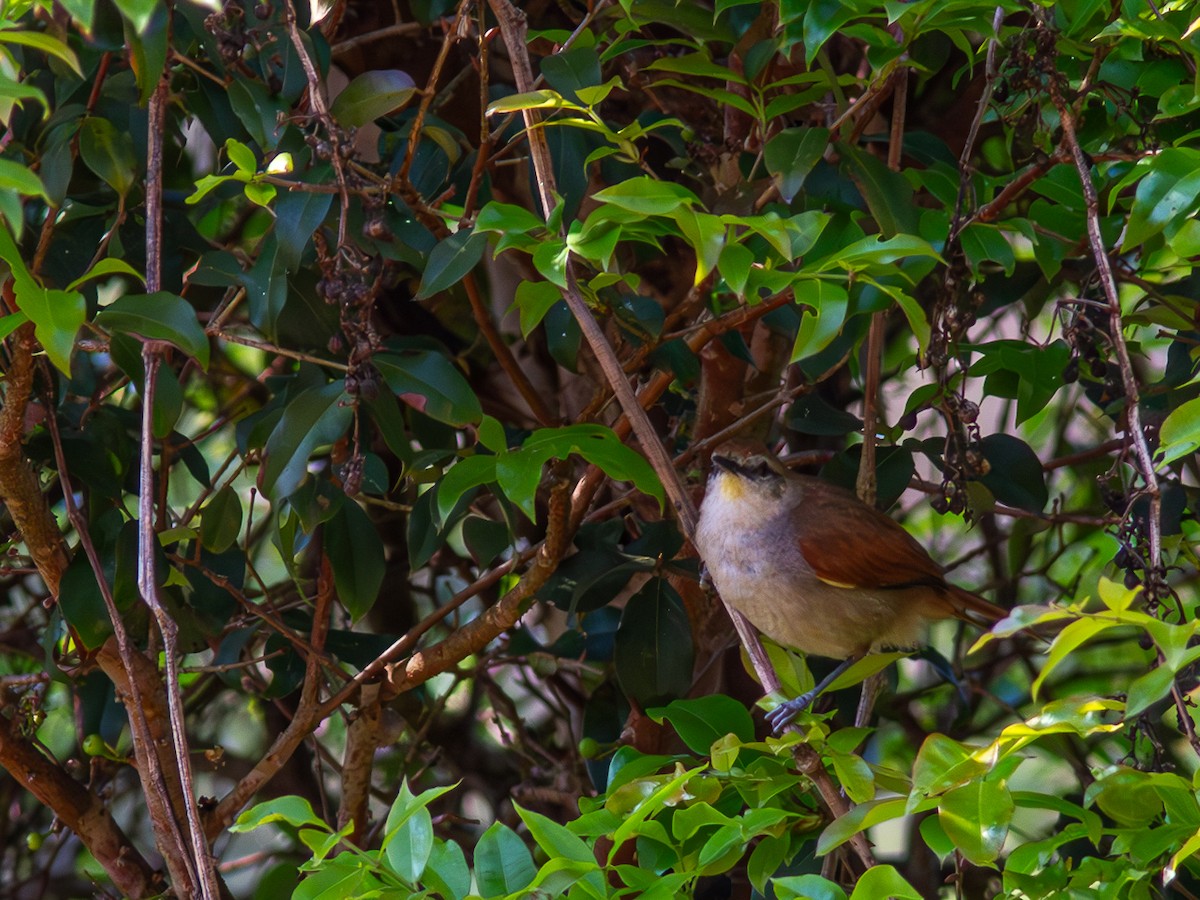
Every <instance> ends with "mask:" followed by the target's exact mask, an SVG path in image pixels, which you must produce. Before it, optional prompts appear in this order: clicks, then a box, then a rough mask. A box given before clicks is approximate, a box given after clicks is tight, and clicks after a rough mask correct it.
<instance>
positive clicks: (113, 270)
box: [67, 256, 146, 291]
mask: <svg viewBox="0 0 1200 900" xmlns="http://www.w3.org/2000/svg"><path fill="white" fill-rule="evenodd" d="M110 275H128V276H129V277H131V278H136V279H137V280H138V281H140V282H142V284H145V283H146V279H145V277H144V276H143V275H142V273H141V272H139V271H138V270H137V269H135V268H134V267H133V266H131V265H130V264H129V263H127V262H125V260H123V259H116V258H114V257H111V256H109V257H106V258H104V259H102V260H100V261H99V262H98V263H96V264H95V265H94V266H92V267H91V268H90V269H88V270H87V272H85V273H84V274H82V275H80V276H79V277H78V278H76V279H75V280H74V281H72V282H71V283H70V284H68V285H67V290H68V291H74V290H77V289H78V288H79V287H81V286H82V285H84V284H86V283H87V282H89V281H92V280H94V279H96V278H106V277H108V276H110Z"/></svg>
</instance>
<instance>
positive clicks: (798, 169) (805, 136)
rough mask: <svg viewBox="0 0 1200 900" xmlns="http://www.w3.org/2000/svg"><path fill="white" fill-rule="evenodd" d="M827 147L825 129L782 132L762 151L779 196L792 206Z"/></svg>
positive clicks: (827, 139)
mask: <svg viewBox="0 0 1200 900" xmlns="http://www.w3.org/2000/svg"><path fill="white" fill-rule="evenodd" d="M827 146H829V129H827V128H785V129H783V130H782V131H780V132H779V133H778V134H776V135H774V136H773V137H772V138H771V139H770V140H769V141H767V143H766V145H765V146H764V147H763V162H764V163H765V164H766V167H767V171H768V172H770V173H771V176H772V177H773V178H774V179H775V186H776V187H777V188H778V189H779V196H781V197H782V198H783V202H784V203H791V202H792V200H793V198H795V196H796V195H797V194H798V193H800V189H801V188H802V187H804V181H805V179H806V178H808V173H809V172H811V171H812V170H813V167H814V166H815V165H816V164H817V163H818V162H820V160H821V157H822V156H823V155H824V153H825V148H826V147H827Z"/></svg>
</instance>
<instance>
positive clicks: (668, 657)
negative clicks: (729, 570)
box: [613, 578, 711, 753]
mask: <svg viewBox="0 0 1200 900" xmlns="http://www.w3.org/2000/svg"><path fill="white" fill-rule="evenodd" d="M694 660H695V650H694V648H693V647H692V628H691V624H690V622H689V621H688V616H687V611H686V610H685V609H684V608H683V600H682V598H681V597H680V596H679V594H677V593H676V592H675V589H674V588H672V587H671V586H670V585H669V584H668V583H667V582H666V580H665V579H662V578H652V579H650V580H649V581H648V582H646V584H645V586H643V587H642V589H641V590H639V591H638V592H637V593H636V594H634V595H633V596H632V597H630V598H629V600H628V601H627V602H626V604H625V609H624V610H623V611H622V612H621V624H620V625H619V626H618V628H617V635H616V641H615V643H614V647H613V662H614V664H615V667H616V671H617V679H618V681H620V683H621V689H622V690H623V691H624V692H625V694H626V696H628V697H629V698H630V699H632V700H633V701H634V702H636V703H637V704H638V705H639V706H641V707H642V708H643V709H644V708H646V707H648V706H657V705H659V704H662V703H667V702H669V701H671V700H673V699H675V698H677V697H682V696H684V695H685V694H686V693H687V692H688V689H689V688H690V687H691V684H692V665H693V663H694ZM710 746H711V742H710ZM693 749H697V748H693ZM697 752H705V753H707V752H708V747H704V748H703V750H702V751H701V750H699V749H697Z"/></svg>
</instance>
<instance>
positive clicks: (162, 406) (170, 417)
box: [150, 366, 183, 441]
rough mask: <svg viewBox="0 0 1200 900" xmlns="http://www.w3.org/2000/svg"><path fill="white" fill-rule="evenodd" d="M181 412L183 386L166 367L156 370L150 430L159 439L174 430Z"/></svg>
mask: <svg viewBox="0 0 1200 900" xmlns="http://www.w3.org/2000/svg"><path fill="white" fill-rule="evenodd" d="M182 413H183V388H182V386H181V385H180V384H179V379H178V378H177V377H175V373H174V372H172V371H171V370H170V369H169V368H168V367H166V366H162V367H160V368H159V370H158V378H157V379H156V380H155V384H154V409H153V410H152V411H151V419H152V422H151V429H150V430H151V431H152V433H153V434H154V436H155V437H156V438H158V439H159V440H160V441H161V440H162V439H163V438H165V437H167V435H169V434H170V433H171V432H172V431H174V430H175V425H176V423H177V422H178V421H179V416H180V415H181V414H182Z"/></svg>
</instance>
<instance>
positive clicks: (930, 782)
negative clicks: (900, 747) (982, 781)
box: [908, 734, 992, 809]
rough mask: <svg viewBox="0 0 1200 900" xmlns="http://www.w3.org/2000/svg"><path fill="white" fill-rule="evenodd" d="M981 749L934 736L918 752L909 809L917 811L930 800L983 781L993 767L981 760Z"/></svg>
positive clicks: (937, 735) (928, 738)
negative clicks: (961, 786) (951, 790)
mask: <svg viewBox="0 0 1200 900" xmlns="http://www.w3.org/2000/svg"><path fill="white" fill-rule="evenodd" d="M977 751H978V748H975V747H969V746H967V745H965V744H960V743H959V742H958V741H956V740H953V739H952V738H948V737H946V736H945V735H943V734H931V735H929V737H927V738H925V742H924V743H923V744H921V749H920V750H919V751H917V759H916V762H915V763H914V764H913V780H912V792H911V794H909V800H908V806H909V808H910V809H915V808H916V807H917V805H918V804H919V803H920V802H921V801H922V800H924V799H925V798H927V797H932V796H934V795H936V794H941V793H943V792H945V791H947V790H949V789H951V788H954V787H957V786H959V785H962V784H965V783H967V782H970V781H972V780H975V779H979V778H981V777H982V776H983V775H986V774H987V773H988V772H990V771H991V768H992V766H991V764H989V763H988V762H986V761H984V760H982V759H979V757H978V752H977Z"/></svg>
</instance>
